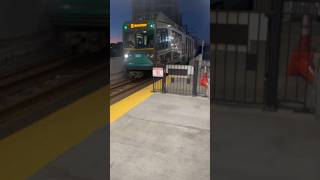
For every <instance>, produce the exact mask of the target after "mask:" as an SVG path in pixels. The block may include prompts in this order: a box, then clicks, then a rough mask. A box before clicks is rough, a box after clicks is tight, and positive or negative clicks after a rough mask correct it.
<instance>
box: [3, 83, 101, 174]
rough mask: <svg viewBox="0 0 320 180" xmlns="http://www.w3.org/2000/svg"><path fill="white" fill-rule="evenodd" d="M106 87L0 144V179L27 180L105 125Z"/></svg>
mask: <svg viewBox="0 0 320 180" xmlns="http://www.w3.org/2000/svg"><path fill="white" fill-rule="evenodd" d="M103 97H106V87H104V88H101V89H99V90H97V91H96V92H94V93H92V94H89V95H87V96H85V97H83V98H81V99H79V100H78V101H76V102H74V103H72V104H71V105H69V106H67V107H65V108H62V109H60V110H58V111H57V112H54V113H52V114H50V115H48V116H47V117H44V118H43V119H41V120H40V121H38V122H36V123H34V124H32V125H31V126H29V127H27V128H24V129H22V130H21V131H19V132H17V133H15V134H13V135H11V136H9V137H7V138H5V139H3V140H0V179H1V180H2V179H3V180H22V179H27V178H28V177H30V176H31V175H33V174H34V173H36V172H37V171H38V170H39V169H41V168H42V167H44V166H45V165H46V164H48V163H49V162H50V161H52V160H54V159H56V158H57V157H58V156H59V155H61V154H63V153H64V152H65V151H66V150H68V149H70V148H71V147H72V146H74V145H76V144H79V143H80V142H81V141H82V140H83V139H85V138H86V137H88V136H89V135H90V134H91V133H92V132H94V131H95V130H97V129H98V128H99V127H103V126H104V125H106V124H107V113H106V110H105V107H106V101H107V98H103Z"/></svg>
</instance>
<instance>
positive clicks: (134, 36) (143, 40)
mask: <svg viewBox="0 0 320 180" xmlns="http://www.w3.org/2000/svg"><path fill="white" fill-rule="evenodd" d="M153 36H154V33H153V32H148V31H146V30H141V29H139V30H134V31H127V32H125V33H124V46H125V47H126V48H152V47H153V39H154V37H153Z"/></svg>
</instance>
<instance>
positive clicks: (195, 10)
mask: <svg viewBox="0 0 320 180" xmlns="http://www.w3.org/2000/svg"><path fill="white" fill-rule="evenodd" d="M179 3H180V7H181V11H182V19H183V24H187V25H188V26H189V27H190V28H191V30H190V31H191V32H196V34H195V33H193V34H195V35H196V36H197V37H199V38H200V39H202V40H205V41H206V42H209V41H210V32H209V31H210V0H179ZM131 14H132V12H131V0H110V19H111V21H110V25H111V29H110V30H111V31H110V33H111V35H110V36H111V42H119V41H122V29H121V28H122V24H123V22H125V21H128V20H130V19H131Z"/></svg>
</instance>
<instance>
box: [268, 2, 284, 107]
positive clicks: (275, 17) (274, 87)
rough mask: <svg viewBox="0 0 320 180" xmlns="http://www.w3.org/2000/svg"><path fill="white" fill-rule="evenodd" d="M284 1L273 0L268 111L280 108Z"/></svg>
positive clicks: (269, 32) (270, 31) (269, 33)
mask: <svg viewBox="0 0 320 180" xmlns="http://www.w3.org/2000/svg"><path fill="white" fill-rule="evenodd" d="M282 7H283V0H272V9H273V11H272V12H271V16H270V17H269V28H268V42H269V43H268V63H267V64H266V66H267V72H266V77H265V105H266V109H267V110H277V108H278V94H277V91H278V74H279V59H280V47H281V46H280V43H281V26H282V23H281V22H282Z"/></svg>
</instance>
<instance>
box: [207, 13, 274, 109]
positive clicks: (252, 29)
mask: <svg viewBox="0 0 320 180" xmlns="http://www.w3.org/2000/svg"><path fill="white" fill-rule="evenodd" d="M211 15H212V16H211V20H212V24H211V42H212V46H211V50H212V58H213V68H214V69H213V72H214V74H213V82H214V91H213V93H214V94H213V96H214V99H215V100H216V101H224V102H232V103H246V104H247V103H249V104H261V103H263V102H264V98H263V95H264V94H263V90H264V75H265V64H266V47H267V33H268V18H267V16H266V15H264V14H263V13H258V12H231V11H225V10H215V11H214V12H213V13H212V14H211Z"/></svg>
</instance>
